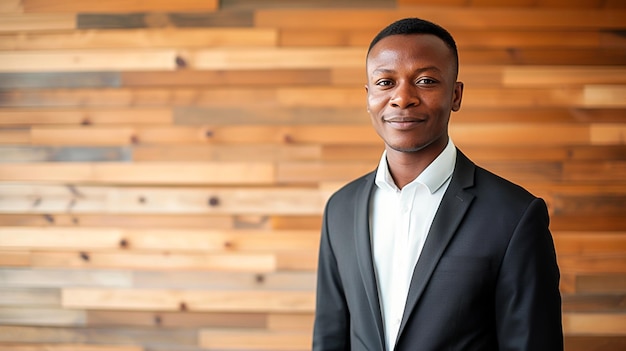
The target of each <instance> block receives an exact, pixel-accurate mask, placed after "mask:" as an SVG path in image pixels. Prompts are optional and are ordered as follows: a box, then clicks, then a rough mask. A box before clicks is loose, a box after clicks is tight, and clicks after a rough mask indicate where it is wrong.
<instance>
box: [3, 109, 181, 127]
mask: <svg viewBox="0 0 626 351" xmlns="http://www.w3.org/2000/svg"><path fill="white" fill-rule="evenodd" d="M172 122H173V117H172V111H171V110H170V109H151V108H141V109H102V108H99V109H84V110H80V109H79V110H76V109H71V110H65V109H63V110H56V109H53V110H50V109H3V110H0V125H1V126H32V125H66V124H69V125H83V126H91V125H93V126H99V125H111V124H114V125H115V124H121V125H144V124H150V125H159V124H172Z"/></svg>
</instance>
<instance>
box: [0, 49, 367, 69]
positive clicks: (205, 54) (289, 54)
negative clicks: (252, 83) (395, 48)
mask: <svg viewBox="0 0 626 351" xmlns="http://www.w3.org/2000/svg"><path fill="white" fill-rule="evenodd" d="M364 55H365V52H364V49H363V48H253V49H248V48H237V49H235V48H233V49H228V48H225V49H214V50H197V51H196V52H195V53H194V54H193V56H192V58H191V60H192V62H193V63H192V66H193V67H194V68H196V69H204V70H206V69H208V70H229V69H236V70H241V69H296V68H300V69H321V68H342V67H362V66H363V60H364V57H365V56H364ZM0 62H1V61H0Z"/></svg>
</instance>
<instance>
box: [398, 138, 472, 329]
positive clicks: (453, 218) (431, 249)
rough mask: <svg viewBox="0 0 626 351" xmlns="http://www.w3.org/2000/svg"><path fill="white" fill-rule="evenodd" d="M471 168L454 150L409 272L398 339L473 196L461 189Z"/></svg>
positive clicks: (469, 182)
mask: <svg viewBox="0 0 626 351" xmlns="http://www.w3.org/2000/svg"><path fill="white" fill-rule="evenodd" d="M474 171H475V166H474V164H473V163H472V162H471V161H470V160H469V159H468V158H467V157H465V155H463V154H462V153H461V152H460V151H458V150H457V159H456V166H455V169H454V172H453V174H452V179H451V181H450V185H449V186H448V189H447V190H446V193H445V194H444V196H443V198H442V200H441V204H440V205H439V209H438V210H437V213H436V215H435V218H434V219H433V223H432V225H431V227H430V230H429V232H428V237H427V238H426V242H425V243H424V248H423V249H422V253H421V255H420V257H419V259H418V261H417V264H416V265H415V270H414V271H413V277H412V278H411V285H410V287H409V294H408V296H407V301H406V307H405V309H404V316H403V317H402V323H401V324H400V331H399V332H398V338H400V336H401V335H402V331H403V329H404V327H405V325H406V323H407V320H408V317H409V316H410V315H411V313H412V311H413V309H414V308H415V305H416V304H417V302H418V301H419V299H420V296H421V295H422V293H423V291H424V288H425V287H426V284H427V283H428V280H429V279H430V277H431V275H432V273H433V271H434V269H435V267H436V266H437V263H438V262H439V259H440V258H441V256H442V255H443V253H444V251H445V249H446V247H447V246H448V243H449V242H450V240H451V239H452V237H453V236H454V233H455V232H456V230H457V228H458V226H459V224H460V223H461V220H462V219H463V217H464V216H465V212H466V211H467V209H468V208H469V206H470V204H471V202H472V200H473V199H474V195H472V194H470V193H467V192H466V191H465V190H464V189H465V188H467V187H470V186H472V185H473V183H474Z"/></svg>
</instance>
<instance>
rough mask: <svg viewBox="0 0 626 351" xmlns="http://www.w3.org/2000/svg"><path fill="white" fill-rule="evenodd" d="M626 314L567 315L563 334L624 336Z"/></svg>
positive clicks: (564, 316)
mask: <svg viewBox="0 0 626 351" xmlns="http://www.w3.org/2000/svg"><path fill="white" fill-rule="evenodd" d="M624 325H626V314H623V313H620V314H615V313H566V314H564V315H563V332H564V333H566V334H570V335H576V334H578V335H624V334H626V330H625V329H624Z"/></svg>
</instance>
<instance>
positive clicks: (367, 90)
mask: <svg viewBox="0 0 626 351" xmlns="http://www.w3.org/2000/svg"><path fill="white" fill-rule="evenodd" d="M369 91H370V89H369V88H368V87H367V84H365V92H366V93H369Z"/></svg>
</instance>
